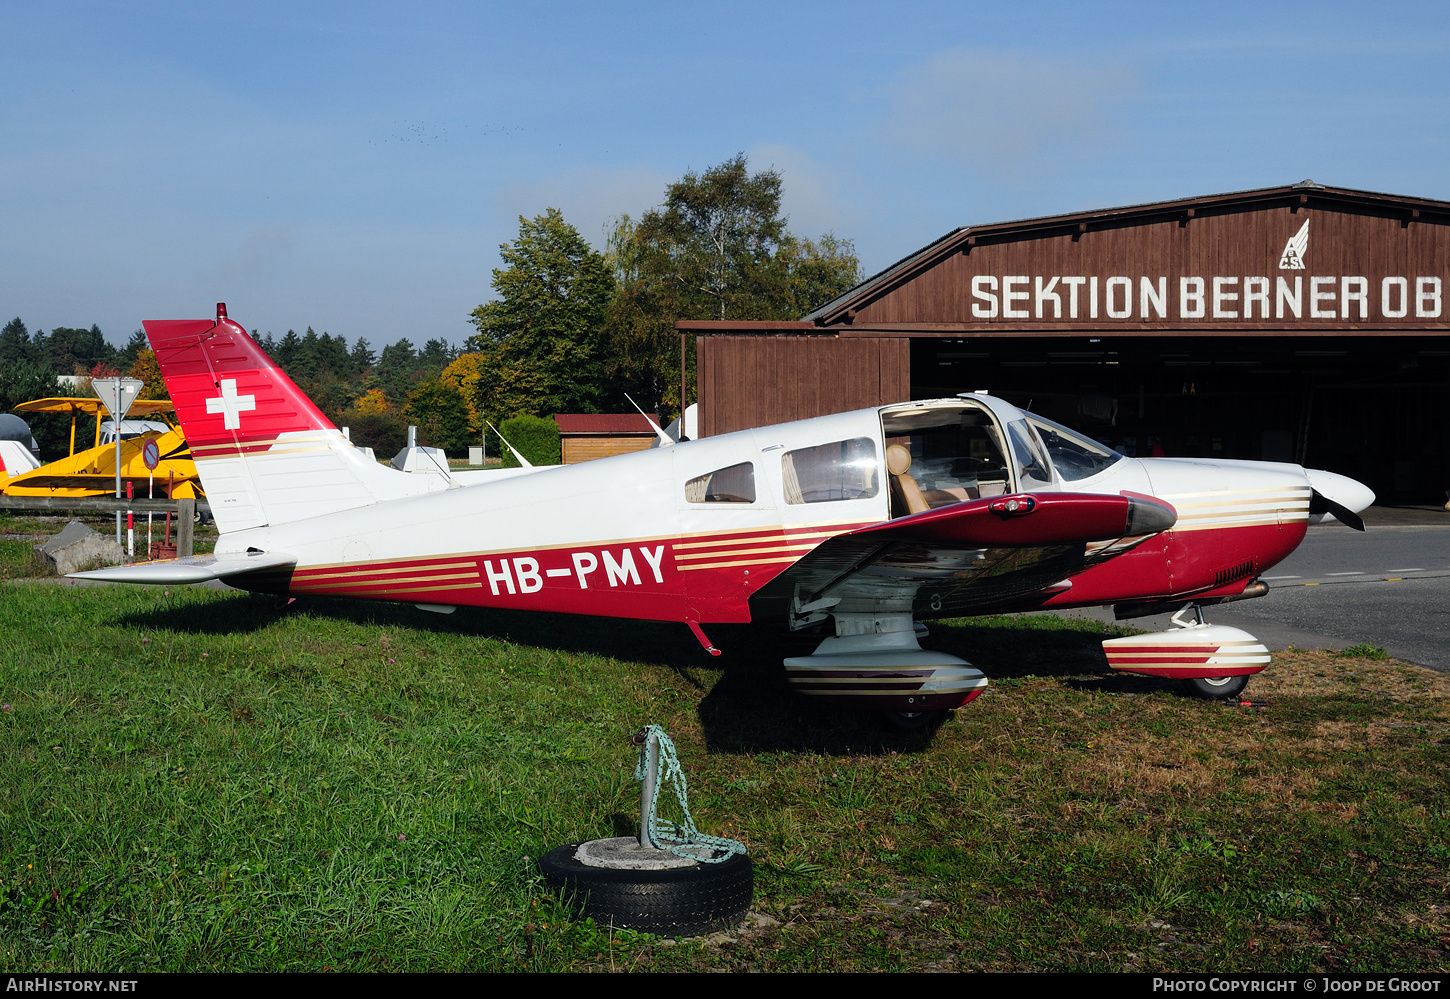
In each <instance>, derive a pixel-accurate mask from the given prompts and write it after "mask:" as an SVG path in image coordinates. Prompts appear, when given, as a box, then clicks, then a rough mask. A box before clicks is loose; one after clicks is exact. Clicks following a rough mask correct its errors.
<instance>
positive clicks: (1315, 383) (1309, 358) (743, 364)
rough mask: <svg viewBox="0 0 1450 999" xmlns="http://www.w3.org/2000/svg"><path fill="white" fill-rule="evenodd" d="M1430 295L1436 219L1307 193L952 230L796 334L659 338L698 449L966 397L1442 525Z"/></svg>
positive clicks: (1399, 200)
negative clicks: (780, 425) (864, 412)
mask: <svg viewBox="0 0 1450 999" xmlns="http://www.w3.org/2000/svg"><path fill="white" fill-rule="evenodd" d="M1447 293H1450V203H1446V202H1440V201H1432V200H1428V199H1422V198H1413V197H1403V196H1395V195H1385V194H1375V193H1372V192H1364V191H1352V190H1346V189H1342V188H1330V187H1324V186H1322V185H1319V184H1314V183H1312V182H1307V181H1306V182H1304V183H1302V184H1296V185H1292V186H1288V187H1282V188H1269V189H1265V190H1259V191H1245V192H1238V193H1233V194H1224V195H1214V196H1211V197H1201V198H1188V199H1183V200H1180V201H1171V202H1160V203H1155V204H1149V205H1138V206H1131V207H1126V208H1116V209H1107V210H1101V211H1093V212H1082V213H1074V214H1070V215H1059V216H1052V217H1047V218H1038V219H1027V220H1022V221H1016V222H1002V223H993V224H989V225H979V226H971V227H966V228H961V229H956V230H953V231H952V232H950V233H948V234H947V235H945V236H943V237H942V238H941V239H938V240H937V241H935V242H934V243H932V244H930V245H928V246H926V247H924V248H923V249H921V250H919V251H917V252H916V253H914V254H912V255H911V256H909V257H907V258H905V259H904V260H902V261H900V262H898V263H897V264H894V265H893V266H892V267H890V268H887V269H886V270H885V271H883V272H881V273H880V274H877V275H875V276H874V277H872V278H870V279H868V280H867V281H865V282H863V283H862V284H861V285H859V286H857V287H856V288H854V289H852V290H851V291H850V292H847V293H846V294H845V295H842V296H840V297H839V298H837V299H836V300H834V301H832V302H829V303H826V304H825V305H823V306H821V307H820V308H818V309H817V310H816V311H815V312H812V313H811V314H810V315H808V316H805V317H804V318H803V319H802V320H801V321H799V322H794V323H778V324H735V325H732V324H729V323H679V324H677V326H679V328H680V329H681V332H682V333H685V334H686V335H689V334H694V335H695V336H696V337H697V341H696V342H697V345H698V346H697V353H698V357H699V363H698V369H697V375H698V378H697V388H698V393H699V394H698V399H699V402H700V411H701V412H700V420H701V432H702V433H706V434H708V433H719V432H724V430H725V429H739V428H741V427H743V426H752V425H762V424H764V423H770V422H776V421H777V420H778V419H780V418H786V419H798V418H802V417H805V416H815V415H821V414H823V413H827V412H838V411H841V410H846V409H852V408H858V407H860V406H864V405H874V404H877V403H885V402H891V401H897V400H898V397H899V398H900V399H905V398H908V397H910V398H931V397H937V396H946V395H952V394H955V393H958V392H970V391H977V390H986V391H990V392H992V393H993V394H994V395H1000V396H1003V397H1005V398H1007V399H1009V400H1011V401H1012V402H1014V403H1017V404H1018V405H1021V406H1028V407H1030V408H1033V409H1034V410H1036V411H1038V412H1041V413H1042V414H1043V415H1045V416H1048V417H1051V418H1053V419H1056V420H1059V421H1061V422H1064V423H1067V424H1069V425H1071V426H1074V427H1077V428H1079V429H1082V430H1084V431H1087V432H1088V433H1090V434H1091V435H1092V436H1094V437H1097V438H1099V439H1101V440H1103V441H1104V442H1106V443H1109V444H1111V445H1112V446H1114V447H1117V448H1120V449H1122V450H1124V451H1126V452H1128V453H1130V454H1138V455H1146V454H1155V453H1162V454H1167V455H1173V456H1185V457H1187V456H1206V457H1207V456H1212V457H1237V458H1254V459H1265V460H1281V461H1295V462H1299V463H1303V464H1308V465H1310V466H1313V467H1320V468H1328V469H1331V470H1334V471H1340V472H1344V473H1346V474H1349V475H1354V476H1356V477H1357V478H1360V479H1362V480H1363V481H1365V482H1366V483H1368V484H1369V485H1370V486H1371V487H1372V488H1374V489H1375V491H1376V493H1377V494H1378V495H1379V496H1380V498H1381V500H1382V501H1389V502H1396V501H1398V502H1406V503H1444V502H1445V500H1446V490H1447V489H1450V446H1447V440H1450V415H1447V399H1450V301H1447ZM893 341H902V342H903V345H902V346H897V347H895V348H893V347H891V346H888V344H890V343H892V342H893ZM853 343H856V344H859V346H854V347H853V346H848V345H851V344H853ZM717 344H718V345H717ZM903 366H904V367H905V369H906V370H905V375H904V377H905V379H906V384H905V386H903V384H902V375H901V374H900V372H901V368H902V367H903Z"/></svg>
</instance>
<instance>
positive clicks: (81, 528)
mask: <svg viewBox="0 0 1450 999" xmlns="http://www.w3.org/2000/svg"><path fill="white" fill-rule="evenodd" d="M36 551H38V552H40V554H41V556H42V557H43V558H44V559H45V561H46V564H47V565H49V566H50V567H51V568H52V569H54V570H55V574H56V575H57V576H66V575H69V574H70V573H72V572H84V571H85V570H87V569H96V568H99V567H100V566H103V565H120V564H121V563H122V562H124V561H126V551H125V549H124V548H122V547H121V546H120V545H118V544H116V542H115V539H113V538H109V537H107V536H106V535H104V534H98V533H96V532H95V531H93V530H91V529H90V528H89V527H87V526H86V525H85V524H82V523H81V522H80V521H77V520H73V521H71V522H70V523H69V524H67V525H65V529H64V530H62V531H61V532H60V533H59V534H57V535H56V536H55V537H53V538H51V539H50V540H49V541H47V542H46V543H45V544H43V545H39V546H37V547H36Z"/></svg>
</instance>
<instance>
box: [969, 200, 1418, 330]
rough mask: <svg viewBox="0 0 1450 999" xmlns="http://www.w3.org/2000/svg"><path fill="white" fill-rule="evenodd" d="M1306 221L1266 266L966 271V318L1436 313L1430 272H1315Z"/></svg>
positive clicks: (1331, 316)
mask: <svg viewBox="0 0 1450 999" xmlns="http://www.w3.org/2000/svg"><path fill="white" fill-rule="evenodd" d="M1308 251H1309V221H1308V220H1306V221H1305V222H1304V224H1303V225H1302V226H1300V228H1299V230H1298V232H1296V233H1294V234H1293V235H1292V236H1290V237H1289V238H1288V241H1287V242H1286V243H1285V244H1284V250H1283V252H1282V253H1281V254H1280V256H1279V261H1278V267H1277V268H1276V270H1277V271H1278V273H1274V274H1192V275H1187V274H1185V275H1176V276H1174V277H1172V278H1170V276H1169V275H1166V274H1158V275H1148V274H1142V275H1114V276H1098V275H1065V274H1053V275H1024V274H1002V275H996V274H979V275H977V276H975V277H973V278H972V284H971V287H972V318H974V319H1101V318H1107V319H1136V320H1140V321H1152V320H1155V319H1164V320H1170V319H1209V320H1215V319H1217V320H1245V319H1274V320H1287V321H1290V322H1292V321H1294V320H1327V319H1333V320H1341V321H1346V320H1347V321H1350V322H1353V321H1355V320H1371V319H1405V318H1408V317H1410V316H1414V317H1415V318H1416V319H1438V318H1440V316H1441V315H1442V313H1443V311H1444V287H1443V280H1442V279H1441V278H1440V277H1439V276H1438V275H1415V274H1387V275H1376V276H1374V277H1371V276H1369V275H1364V274H1336V275H1316V274H1311V273H1306V272H1307V271H1308V264H1307V258H1308Z"/></svg>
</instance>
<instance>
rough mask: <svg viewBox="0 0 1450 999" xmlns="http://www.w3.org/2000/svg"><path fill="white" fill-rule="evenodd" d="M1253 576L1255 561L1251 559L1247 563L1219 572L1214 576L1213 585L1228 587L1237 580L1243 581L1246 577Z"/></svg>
mask: <svg viewBox="0 0 1450 999" xmlns="http://www.w3.org/2000/svg"><path fill="white" fill-rule="evenodd" d="M1253 574H1254V560H1253V559H1249V560H1248V561H1246V562H1240V563H1239V564H1238V565H1234V566H1229V568H1227V569H1220V570H1218V572H1216V573H1214V574H1213V585H1214V586H1227V585H1228V584H1229V583H1232V582H1233V581H1234V580H1235V579H1243V578H1244V577H1245V576H1252V575H1253Z"/></svg>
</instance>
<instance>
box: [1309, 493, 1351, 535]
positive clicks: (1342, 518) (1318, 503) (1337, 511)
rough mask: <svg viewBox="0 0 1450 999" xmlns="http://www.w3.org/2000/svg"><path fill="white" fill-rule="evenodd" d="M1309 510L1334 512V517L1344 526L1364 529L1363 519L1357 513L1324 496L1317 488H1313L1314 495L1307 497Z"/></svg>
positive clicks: (1313, 511) (1311, 511) (1312, 511)
mask: <svg viewBox="0 0 1450 999" xmlns="http://www.w3.org/2000/svg"><path fill="white" fill-rule="evenodd" d="M1309 512H1310V513H1332V514H1334V519H1335V520H1337V521H1339V522H1340V523H1341V524H1343V525H1344V526H1345V527H1352V528H1354V529H1355V530H1356V531H1363V530H1364V521H1363V520H1362V519H1360V516H1359V514H1357V513H1355V512H1354V511H1353V510H1351V509H1349V507H1347V506H1341V505H1340V504H1338V503H1336V502H1334V500H1332V499H1330V498H1329V497H1328V496H1325V495H1324V494H1323V493H1321V492H1320V491H1319V490H1317V489H1316V490H1314V495H1313V496H1312V497H1310V499H1309Z"/></svg>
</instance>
